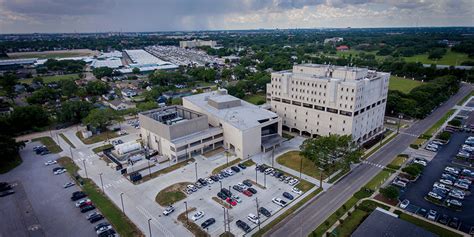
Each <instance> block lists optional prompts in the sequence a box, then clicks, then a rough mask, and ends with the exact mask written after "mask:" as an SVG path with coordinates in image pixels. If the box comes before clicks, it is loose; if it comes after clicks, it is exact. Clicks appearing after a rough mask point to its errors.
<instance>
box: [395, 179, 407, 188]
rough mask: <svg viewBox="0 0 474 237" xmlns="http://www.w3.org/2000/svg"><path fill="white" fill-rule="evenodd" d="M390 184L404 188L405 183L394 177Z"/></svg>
mask: <svg viewBox="0 0 474 237" xmlns="http://www.w3.org/2000/svg"><path fill="white" fill-rule="evenodd" d="M392 184H393V185H395V186H398V187H401V188H405V187H406V186H407V183H405V182H403V181H401V180H399V179H394V180H393V181H392Z"/></svg>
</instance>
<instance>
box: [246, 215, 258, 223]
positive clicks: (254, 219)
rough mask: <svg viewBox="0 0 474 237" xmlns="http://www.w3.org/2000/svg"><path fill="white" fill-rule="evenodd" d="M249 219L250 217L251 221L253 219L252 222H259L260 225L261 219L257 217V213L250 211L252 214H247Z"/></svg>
mask: <svg viewBox="0 0 474 237" xmlns="http://www.w3.org/2000/svg"><path fill="white" fill-rule="evenodd" d="M247 219H248V220H249V221H251V222H253V223H255V224H257V225H258V223H259V222H260V221H259V220H258V217H257V216H256V215H254V214H252V213H250V214H249V215H248V216H247Z"/></svg>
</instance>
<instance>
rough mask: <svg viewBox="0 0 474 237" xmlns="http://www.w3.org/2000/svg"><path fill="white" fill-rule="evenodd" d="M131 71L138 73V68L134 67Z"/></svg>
mask: <svg viewBox="0 0 474 237" xmlns="http://www.w3.org/2000/svg"><path fill="white" fill-rule="evenodd" d="M132 73H134V74H138V73H140V68H138V67H134V68H133V69H132Z"/></svg>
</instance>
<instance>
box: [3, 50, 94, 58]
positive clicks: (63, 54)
mask: <svg viewBox="0 0 474 237" xmlns="http://www.w3.org/2000/svg"><path fill="white" fill-rule="evenodd" d="M93 54H94V51H92V50H88V49H77V50H59V51H43V52H20V53H9V54H8V58H10V59H16V58H39V59H49V58H69V57H83V56H91V55H93Z"/></svg>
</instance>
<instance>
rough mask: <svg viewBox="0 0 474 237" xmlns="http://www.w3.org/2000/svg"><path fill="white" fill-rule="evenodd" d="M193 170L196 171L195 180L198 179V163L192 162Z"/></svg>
mask: <svg viewBox="0 0 474 237" xmlns="http://www.w3.org/2000/svg"><path fill="white" fill-rule="evenodd" d="M194 170H195V172H196V182H197V181H198V164H197V163H194Z"/></svg>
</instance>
